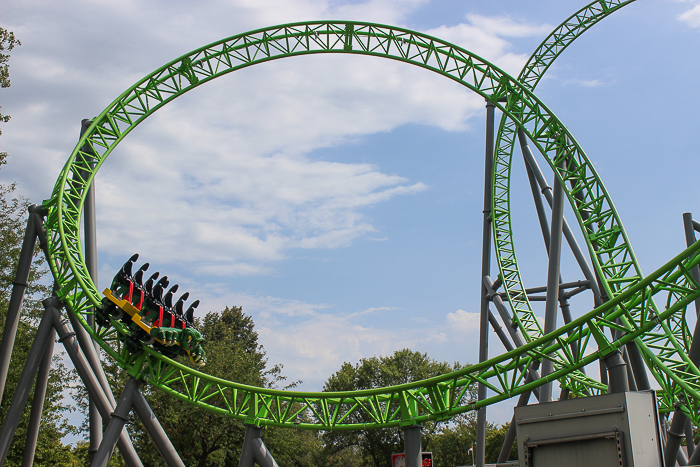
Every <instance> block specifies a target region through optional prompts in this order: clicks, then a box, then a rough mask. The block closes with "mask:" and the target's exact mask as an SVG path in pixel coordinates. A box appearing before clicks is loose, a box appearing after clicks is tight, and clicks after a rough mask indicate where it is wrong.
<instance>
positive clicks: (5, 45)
mask: <svg viewBox="0 0 700 467" xmlns="http://www.w3.org/2000/svg"><path fill="white" fill-rule="evenodd" d="M18 45H22V43H21V42H20V41H19V40H17V38H16V37H15V34H14V33H13V32H12V31H8V30H7V29H3V28H0V88H9V87H10V64H9V60H10V54H8V53H7V52H9V51H10V50H12V49H14V48H15V47H16V46H18ZM0 110H2V107H0ZM9 121H10V116H9V115H3V114H2V113H1V112H0V122H9ZM0 135H2V130H0ZM5 158H7V153H6V152H0V163H2V162H4V161H5Z"/></svg>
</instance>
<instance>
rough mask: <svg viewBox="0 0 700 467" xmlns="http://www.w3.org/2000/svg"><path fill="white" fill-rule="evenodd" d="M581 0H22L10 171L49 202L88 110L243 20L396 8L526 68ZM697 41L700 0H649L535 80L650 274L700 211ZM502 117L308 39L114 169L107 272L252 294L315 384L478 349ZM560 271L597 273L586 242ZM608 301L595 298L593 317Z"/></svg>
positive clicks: (159, 121)
mask: <svg viewBox="0 0 700 467" xmlns="http://www.w3.org/2000/svg"><path fill="white" fill-rule="evenodd" d="M195 5H196V6H195ZM583 5H584V3H583V2H579V1H561V0H557V1H554V0H552V1H538V2H522V1H505V0H504V1H492V2H479V1H459V2H457V1H432V2H430V1H420V0H412V1H402V2H390V1H380V0H370V1H367V2H342V1H327V0H299V1H272V0H270V1H256V2H249V1H219V2H214V1H206V2H197V3H196V4H195V3H194V2H185V1H172V2H167V3H166V2H156V1H141V2H136V1H116V0H114V1H108V0H105V1H100V2H89V1H64V2H60V3H59V2H51V1H43V2H42V1H26V0H25V1H17V0H5V1H3V2H2V4H0V24H1V25H2V26H3V27H5V28H7V29H10V30H13V31H14V32H15V33H16V34H17V35H18V37H19V38H20V39H21V40H22V42H23V45H22V46H21V47H19V48H18V49H16V50H15V51H13V53H12V59H11V62H10V64H11V68H10V71H11V78H12V87H11V88H9V89H3V90H1V91H0V93H1V94H0V105H2V108H3V113H7V114H10V115H12V120H11V121H10V122H9V123H7V124H3V127H2V130H3V135H2V140H1V143H2V149H3V150H4V151H7V152H9V153H10V160H9V164H8V165H7V166H5V167H3V169H2V172H0V181H1V182H3V183H7V182H10V181H17V184H18V190H19V192H20V193H22V194H23V195H25V196H27V197H28V198H29V199H30V200H31V201H33V202H37V203H39V202H41V200H43V199H45V198H47V197H48V196H49V195H50V193H51V189H52V187H53V185H54V183H55V181H56V178H57V177H58V173H59V171H60V169H61V167H62V166H63V164H64V163H65V160H66V159H67V157H68V155H69V154H70V152H71V150H72V149H73V147H74V145H75V143H76V141H77V137H78V133H79V128H80V120H81V119H83V118H89V117H92V116H95V115H97V114H99V113H100V112H101V111H102V110H103V109H104V108H105V107H106V106H107V105H108V104H109V103H110V102H111V101H112V100H113V99H114V98H115V97H116V96H118V95H119V94H121V92H123V91H124V90H125V89H127V88H128V87H129V86H130V85H132V84H133V83H135V82H136V81H138V80H139V79H141V78H142V77H143V76H145V75H146V74H148V73H150V72H151V71H153V70H154V69H156V68H158V67H159V66H161V65H162V64H164V63H166V62H168V61H170V60H172V59H174V58H175V57H178V56H180V55H182V54H184V53H186V52H189V51H190V50H192V49H195V48H197V47H199V46H201V45H204V44H208V43H210V42H214V41H216V40H218V39H221V38H224V37H228V36H230V35H234V34H238V33H242V32H245V31H249V30H252V29H256V28H260V27H265V26H271V25H275V24H281V23H288V22H293V21H304V20H316V19H353V20H362V21H369V22H378V23H385V24H392V25H398V26H403V27H407V28H411V29H416V30H419V31H423V32H427V33H429V34H432V35H435V36H437V37H440V38H443V39H445V40H448V41H451V42H454V43H456V44H458V45H460V46H462V47H465V48H467V49H468V50H471V51H473V52H475V53H477V54H479V55H481V56H483V57H484V58H486V59H488V60H490V61H492V62H493V63H495V64H497V65H499V66H501V67H502V68H504V69H506V70H507V71H509V72H510V73H512V74H515V75H517V73H518V72H519V70H520V68H521V67H522V65H523V64H524V63H525V61H526V59H527V57H528V56H529V55H530V53H531V52H532V51H533V50H534V49H535V48H536V47H537V45H538V44H539V43H540V41H541V40H542V39H543V38H544V37H545V36H546V35H547V34H548V33H549V32H550V31H551V30H552V29H553V28H554V27H555V26H556V25H557V24H559V23H560V22H561V21H563V20H564V19H565V18H566V17H568V16H569V15H570V14H571V13H573V12H574V11H576V10H577V9H578V8H580V7H582V6H583ZM699 45H700V2H697V1H672V0H659V1H644V0H639V1H638V2H635V3H633V4H632V5H630V6H628V7H626V8H624V9H623V10H622V11H620V12H617V13H615V14H614V15H613V16H611V17H610V18H608V19H606V20H604V21H603V22H601V23H600V24H598V25H596V26H595V27H594V28H593V29H592V30H591V31H589V32H587V33H586V34H585V35H584V36H583V37H581V38H580V39H578V40H577V42H576V43H575V44H574V45H572V46H571V47H570V48H569V49H567V50H566V51H565V53H564V54H563V56H562V57H561V58H560V59H559V60H558V61H557V63H556V65H555V66H554V67H553V68H552V69H550V70H549V71H548V73H547V75H546V78H545V79H544V80H543V81H542V82H541V83H540V85H539V87H538V89H537V92H536V93H537V94H538V96H540V97H541V98H542V99H543V100H544V102H545V103H546V104H547V105H548V106H549V107H550V108H551V109H553V111H554V112H555V113H556V114H557V115H558V116H559V117H560V118H561V119H562V121H563V122H564V123H565V124H566V125H567V126H568V127H569V128H570V129H571V131H572V132H573V134H574V135H575V137H576V138H577V140H578V141H579V142H580V143H581V144H582V146H583V148H584V149H585V150H586V152H587V153H588V154H589V156H590V158H591V159H592V160H593V162H594V165H595V167H596V168H597V169H598V171H599V173H600V175H601V177H602V179H603V181H604V182H605V184H606V186H607V188H608V190H609V192H610V193H611V195H612V199H613V200H614V202H615V205H616V206H617V208H618V211H619V212H620V215H621V218H622V221H623V223H624V225H625V227H626V229H627V231H628V234H629V236H630V238H631V241H632V245H633V246H634V249H635V252H636V253H637V255H638V256H639V259H640V261H641V264H642V268H643V269H644V270H645V271H647V272H651V271H653V270H654V269H655V268H657V267H659V266H660V265H662V264H663V263H665V262H666V261H667V260H669V259H670V258H671V257H672V256H674V255H675V254H677V253H678V252H679V251H681V250H682V248H683V246H684V239H683V233H682V221H681V215H682V213H683V212H686V211H691V212H700V208H699V207H698V194H699V193H698V191H699V188H698V183H697V181H696V176H695V175H696V174H697V172H698V168H700V163H699V162H698V157H697V140H698V131H697V125H698V123H697V115H696V109H697V108H698V104H699V103H700V102H699V97H700V91H698V86H697V83H696V77H697V76H698V74H699V73H698V69H699V67H700V60H698V59H697V57H696V56H695V55H696V54H695V53H694V52H695V51H696V50H698V46H699ZM484 118H485V111H484V103H483V100H481V99H480V98H478V97H477V96H476V95H474V94H472V93H470V92H469V91H468V90H466V89H462V88H461V87H460V86H459V85H457V84H455V83H454V82H452V81H450V80H447V79H445V78H442V77H440V76H437V75H435V74H431V73H430V72H427V71H425V70H422V69H417V68H415V67H410V66H408V65H405V64H401V63H395V62H392V61H388V60H380V59H373V58H368V57H354V56H352V57H351V56H317V57H302V58H294V59H287V60H279V61H274V62H271V63H267V64H264V65H260V66H256V67H252V68H249V69H245V70H242V71H239V72H236V73H233V74H231V75H228V76H226V77H223V78H220V79H218V80H216V81H214V82H212V83H209V84H207V85H205V86H202V87H200V88H198V89H196V90H194V91H192V92H190V93H189V94H188V95H185V96H183V97H181V98H179V99H177V100H176V101H175V102H173V103H172V104H169V105H168V106H166V107H165V108H164V109H162V110H161V111H159V112H157V113H156V114H155V115H154V116H153V117H151V118H149V119H148V120H147V121H146V122H145V123H144V124H142V125H141V126H140V127H139V128H137V129H136V130H135V131H134V132H132V133H131V134H130V135H129V136H128V137H127V138H126V139H125V141H124V142H123V143H122V144H121V145H120V146H119V147H118V148H117V149H116V150H115V152H114V153H113V154H112V156H110V159H109V160H108V161H107V162H106V163H105V165H104V166H103V168H102V169H101V170H100V173H99V174H98V178H97V199H98V210H97V214H98V241H99V265H100V276H99V285H100V286H101V287H103V286H105V285H107V283H108V282H109V281H110V280H111V277H112V275H113V274H114V272H115V270H116V269H117V268H118V267H119V266H120V265H121V263H122V262H123V261H124V260H126V258H128V257H129V256H130V255H131V254H132V253H133V252H139V253H140V254H141V255H142V259H143V260H146V261H149V262H150V263H151V264H152V266H153V267H155V268H156V269H158V270H160V271H161V272H162V273H165V274H167V275H168V276H169V277H171V278H172V279H173V280H174V281H175V282H177V283H179V284H180V285H181V290H183V289H184V290H189V291H190V293H191V296H192V297H193V298H196V299H200V300H201V301H202V304H201V306H200V308H199V315H200V316H201V315H202V314H203V313H206V312H207V311H217V310H221V309H222V308H223V307H225V306H232V305H241V306H243V309H244V311H245V312H246V313H249V314H251V315H252V316H253V318H254V320H255V323H256V328H257V330H258V333H259V335H260V340H261V343H262V344H263V345H264V347H265V349H266V351H267V354H268V357H269V361H270V363H282V364H284V366H285V371H284V373H285V375H287V376H288V377H289V379H290V380H297V379H301V380H303V384H302V385H301V388H302V389H306V390H318V389H320V388H321V387H322V385H323V382H324V381H325V379H326V378H327V377H328V376H329V375H330V374H331V373H333V372H334V371H336V370H337V369H338V368H339V367H340V365H341V364H342V362H344V361H349V362H352V363H355V362H357V361H358V360H359V359H360V358H362V357H370V356H372V355H386V354H390V353H392V352H393V351H394V350H397V349H400V348H404V347H409V348H412V349H415V350H419V351H421V352H427V353H428V354H429V355H430V356H431V357H433V358H436V359H439V360H447V361H450V362H452V361H460V362H462V363H466V362H475V361H476V360H477V357H476V356H477V336H478V303H479V302H478V290H479V282H478V281H479V274H480V258H481V251H480V248H481V210H482V194H483V187H482V183H483V154H484ZM541 163H542V164H544V163H543V162H541ZM543 166H544V165H543ZM515 172H516V174H515V181H514V191H515V193H516V196H515V199H514V201H513V208H514V210H515V211H516V214H515V215H514V217H515V222H516V225H515V240H516V246H517V247H518V257H519V259H520V260H521V262H522V268H523V270H524V272H525V273H526V285H527V286H538V285H544V283H545V279H546V276H545V275H546V263H547V261H546V255H545V254H544V248H543V243H542V240H541V237H540V235H539V233H538V230H539V227H538V226H537V224H536V223H535V222H536V218H535V215H534V209H533V208H532V203H531V198H530V194H529V193H530V192H529V188H528V187H527V182H526V179H525V177H524V170H523V167H522V162H521V161H519V160H517V159H516V170H515ZM546 172H547V176H548V177H549V179H550V180H551V172H549V171H546ZM698 217H700V215H699V216H698ZM569 218H570V219H573V217H572V216H571V215H569ZM563 274H564V279H565V280H567V281H568V280H576V279H579V278H581V277H580V274H579V273H577V272H576V270H575V267H574V266H573V265H572V260H571V255H570V254H568V253H566V254H564V265H563ZM494 275H495V271H494ZM591 302H592V299H591V298H590V297H588V296H582V297H581V298H580V300H577V301H576V302H574V305H575V306H574V309H573V312H574V314H582V313H584V312H586V311H589V309H590V304H591ZM500 349H501V348H500V345H498V344H496V343H494V344H493V345H492V346H491V354H492V355H495V354H497V353H499V352H500V351H501V350H500ZM510 413H511V412H510V408H508V407H505V406H504V407H503V408H497V409H495V410H493V411H491V412H490V414H492V415H490V418H493V419H495V420H496V421H505V420H506V419H509V418H510Z"/></svg>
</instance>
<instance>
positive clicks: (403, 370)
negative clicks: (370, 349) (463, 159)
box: [323, 349, 473, 467]
mask: <svg viewBox="0 0 700 467" xmlns="http://www.w3.org/2000/svg"><path fill="white" fill-rule="evenodd" d="M459 368H461V366H460V364H459V363H455V364H454V365H450V364H448V363H446V362H442V363H441V362H437V361H435V360H433V359H431V358H429V357H428V356H427V354H424V353H423V354H422V353H420V352H414V351H412V350H409V349H403V350H398V351H396V352H394V354H393V355H391V356H388V357H371V358H363V359H361V360H360V362H359V363H357V365H355V366H353V365H351V364H349V363H344V364H343V365H342V367H341V368H340V370H338V371H337V372H336V373H335V374H333V375H332V376H331V377H330V378H329V379H328V381H327V382H326V384H325V385H324V388H323V389H324V391H351V390H358V389H370V388H376V387H384V386H394V385H397V384H403V383H408V382H411V381H418V380H422V379H426V378H430V377H433V376H437V375H441V374H444V373H448V372H450V371H454V370H456V369H459ZM469 397H473V394H472V395H470V396H469ZM353 416H354V417H355V419H353V421H354V422H361V421H362V420H361V419H360V417H362V415H360V414H353ZM367 421H369V420H367ZM439 426H440V423H435V422H430V423H427V424H426V425H425V426H424V440H426V441H428V440H430V439H431V438H432V437H434V436H435V435H436V433H437V432H436V430H437V429H438V427H439ZM426 441H424V443H426ZM323 442H324V450H323V455H324V461H325V462H326V465H338V466H340V465H348V464H347V457H349V456H350V455H351V454H353V455H354V456H355V457H356V456H359V463H358V464H356V465H367V466H370V465H371V466H376V467H384V466H387V467H388V466H390V464H391V454H393V453H397V452H403V450H404V444H403V432H402V431H401V430H399V429H382V430H360V431H351V432H327V433H325V434H324V435H323ZM426 444H427V443H426ZM349 453H350V454H349Z"/></svg>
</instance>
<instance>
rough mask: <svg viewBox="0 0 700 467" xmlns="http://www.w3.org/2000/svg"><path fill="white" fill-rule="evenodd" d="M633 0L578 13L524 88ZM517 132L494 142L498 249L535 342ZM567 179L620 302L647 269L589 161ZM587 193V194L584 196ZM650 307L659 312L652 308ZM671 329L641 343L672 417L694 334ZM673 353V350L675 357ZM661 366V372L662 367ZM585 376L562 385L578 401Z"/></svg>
mask: <svg viewBox="0 0 700 467" xmlns="http://www.w3.org/2000/svg"><path fill="white" fill-rule="evenodd" d="M633 1H634V0H630V1H607V2H606V1H602V0H601V1H596V2H592V3H590V4H589V5H587V6H586V7H584V8H582V9H581V10H579V11H578V12H576V13H575V14H574V15H572V16H571V17H569V18H568V19H567V20H566V21H564V22H563V23H562V24H561V25H560V26H559V27H557V29H555V31H554V32H552V33H551V34H550V35H549V36H548V37H547V38H546V39H545V40H544V41H543V42H542V44H541V45H540V46H539V47H538V49H537V50H536V51H535V53H534V54H533V55H532V56H531V57H530V59H529V60H528V62H527V64H526V65H525V67H524V68H523V70H522V72H521V73H520V75H519V77H518V80H519V81H520V82H521V83H522V84H523V86H525V87H527V88H528V89H530V90H534V88H535V86H536V85H537V84H538V83H539V81H540V79H541V77H542V74H543V73H544V72H545V71H546V70H547V69H548V68H549V66H551V64H552V62H553V61H554V60H555V59H556V58H557V57H558V56H559V54H561V52H562V51H563V50H564V49H565V48H566V47H567V46H568V45H569V44H570V43H571V42H573V41H574V40H575V39H576V38H577V37H579V36H580V35H581V34H583V33H584V32H585V31H586V30H588V28H590V27H591V26H593V25H594V24H596V23H597V22H598V21H600V20H601V19H603V18H605V17H606V16H607V15H609V14H610V13H612V12H614V11H616V10H618V9H620V8H622V7H624V6H626V5H628V4H630V3H632V2H633ZM509 105H511V110H512V111H513V112H514V113H517V112H519V107H520V105H521V104H520V103H519V102H517V101H513V102H512V103H509ZM518 126H519V124H518V123H517V122H514V121H513V120H511V119H509V118H508V116H507V115H503V117H502V118H501V122H500V126H499V131H498V136H497V138H496V150H495V154H494V178H493V180H494V182H493V186H492V188H493V196H492V199H493V204H492V212H493V213H494V215H493V221H494V222H493V225H494V229H493V232H494V245H495V249H496V258H497V259H498V262H499V271H500V274H501V278H502V280H503V287H504V289H505V291H506V295H507V297H508V300H509V304H510V308H511V310H512V312H513V313H512V314H513V319H514V322H515V323H516V324H517V326H518V328H519V329H520V330H521V332H522V333H523V335H524V336H525V337H526V339H537V338H538V337H540V336H542V329H541V327H540V325H539V322H538V321H537V318H536V315H535V313H534V312H533V310H532V307H531V304H530V302H529V301H528V299H527V296H526V294H525V292H524V291H525V287H524V285H523V281H522V278H521V276H520V271H519V269H518V266H517V259H516V254H515V244H514V240H513V238H514V235H513V228H512V225H511V211H510V177H511V164H512V156H513V150H514V146H515V138H516V133H517V129H518ZM581 162H582V164H581ZM550 165H551V163H550ZM566 172H568V173H569V174H571V173H574V172H579V173H578V174H577V175H573V176H571V175H568V180H567V181H568V182H569V186H568V189H567V191H568V193H567V194H568V196H569V199H570V201H571V203H572V205H573V207H574V210H575V211H576V213H577V217H578V220H579V224H580V225H581V227H582V230H583V232H584V235H585V240H586V244H587V246H588V249H589V252H590V253H591V258H592V259H593V265H594V268H595V270H596V271H597V276H598V277H599V278H600V279H601V283H602V284H603V287H604V293H605V295H606V296H607V297H614V296H616V295H617V294H620V293H622V292H623V291H624V290H625V289H626V288H627V287H629V286H630V285H631V284H633V283H634V282H635V281H636V280H638V278H639V277H642V276H643V275H642V272H641V268H640V267H639V264H638V262H637V260H636V258H635V255H634V252H633V250H632V247H631V245H630V243H629V241H628V239H627V235H626V233H625V231H624V227H623V225H622V222H621V221H620V219H619V216H618V214H617V212H616V211H615V209H614V206H613V204H612V201H611V200H610V198H609V196H608V195H607V193H606V191H605V188H604V186H603V184H602V182H601V180H600V178H599V177H598V175H597V174H596V173H595V172H594V170H593V166H592V165H591V164H590V161H588V160H585V161H576V162H574V163H573V164H570V165H569V167H567V170H566ZM557 178H559V179H560V180H561V179H564V178H565V177H564V174H562V173H557ZM582 191H585V192H586V193H587V194H588V195H587V196H582ZM649 306H651V307H652V309H654V310H656V311H658V310H657V309H656V305H655V303H654V302H651V303H650V305H649ZM665 328H666V329H665V334H664V335H663V336H662V335H658V334H649V335H646V336H641V337H640V338H639V339H638V340H637V341H636V344H637V346H638V347H639V348H640V350H641V351H642V357H643V358H644V360H645V362H646V364H647V367H648V368H649V369H650V371H651V373H652V374H653V376H654V378H655V379H656V381H657V382H658V383H659V385H660V386H661V388H662V391H660V392H659V395H660V398H659V400H660V403H661V404H660V406H661V410H662V411H664V412H669V411H672V410H673V407H674V404H677V403H681V404H684V403H685V402H683V401H680V400H679V399H678V398H677V396H676V394H675V393H674V383H673V382H672V381H671V380H669V379H668V376H667V372H666V371H665V368H675V367H678V365H679V364H680V363H679V361H678V359H677V358H676V356H677V355H684V354H685V353H687V350H688V349H689V348H690V337H691V335H692V332H690V330H689V329H688V327H687V322H686V321H685V319H673V320H671V321H670V322H669V323H667V324H666V325H665ZM669 349H673V350H670V353H669ZM656 360H658V361H660V362H662V363H663V365H661V366H659V365H657V364H656ZM575 376H578V377H575ZM580 376H583V375H576V374H575V373H574V374H572V375H570V376H569V377H567V378H564V379H563V380H562V381H561V384H562V386H565V387H568V388H569V389H570V390H571V392H573V393H575V394H579V395H584V394H586V393H588V392H590V390H588V388H587V386H589V385H590V383H589V382H588V381H586V380H585V379H583V378H581V377H580ZM684 407H686V406H684ZM686 408H688V407H686ZM688 410H690V409H689V408H688ZM695 419H697V416H696V417H695Z"/></svg>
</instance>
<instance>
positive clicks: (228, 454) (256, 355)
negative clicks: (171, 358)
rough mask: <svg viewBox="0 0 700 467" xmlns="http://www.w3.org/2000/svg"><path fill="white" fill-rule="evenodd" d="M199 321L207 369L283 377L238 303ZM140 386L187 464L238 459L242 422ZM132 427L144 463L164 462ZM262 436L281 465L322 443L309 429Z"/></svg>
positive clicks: (236, 375)
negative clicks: (266, 353)
mask: <svg viewBox="0 0 700 467" xmlns="http://www.w3.org/2000/svg"><path fill="white" fill-rule="evenodd" d="M198 327H199V329H200V331H201V332H202V335H203V336H204V338H205V342H204V345H205V350H206V352H207V366H206V371H207V373H208V374H210V375H213V376H216V377H219V378H224V379H227V380H231V381H236V382H239V383H243V384H247V385H251V386H258V387H271V386H275V385H276V384H277V383H279V382H281V381H283V379H284V378H282V377H281V376H280V373H281V367H280V366H278V365H275V366H273V367H272V368H267V359H266V358H265V352H264V350H263V347H262V346H261V345H260V344H259V343H258V334H257V332H255V323H254V322H253V319H252V318H251V317H250V316H248V315H246V314H244V313H243V310H242V309H241V307H230V308H229V307H227V308H226V309H225V310H224V311H222V312H221V313H214V312H212V313H208V314H207V315H206V316H205V317H204V320H203V321H202V322H199V323H198ZM121 387H123V383H122V385H121ZM115 391H116V393H118V392H119V391H120V389H117V388H115ZM144 392H145V395H146V398H147V400H148V402H149V404H150V405H151V407H152V409H153V411H154V413H155V414H156V416H157V417H158V420H159V421H160V423H161V424H162V425H163V429H164V430H165V431H166V433H167V434H168V436H169V437H170V440H171V441H172V443H173V445H174V446H175V449H176V450H177V452H178V453H179V454H180V456H181V458H182V460H183V462H184V463H185V465H191V466H200V467H204V466H219V465H237V464H238V460H239V458H240V454H241V448H242V446H243V439H244V436H245V426H244V425H243V422H241V421H239V420H237V419H234V418H230V417H226V416H223V415H218V414H215V413H212V412H208V411H205V410H202V409H198V408H195V407H193V406H191V405H189V404H187V403H186V402H182V401H180V400H178V399H174V398H172V397H169V396H166V395H164V394H163V393H161V392H159V391H148V388H144ZM134 428H135V431H134V439H135V444H136V447H137V450H138V451H139V456H140V457H141V459H142V460H143V461H144V465H149V466H151V465H152V466H159V465H164V464H163V461H162V459H161V458H160V456H159V455H158V453H157V452H156V451H155V450H154V449H153V448H152V444H151V442H150V440H149V439H148V437H147V435H146V434H145V432H144V431H143V430H142V429H141V428H140V423H139V422H138V421H137V420H136V421H135V422H134ZM263 440H264V442H265V443H266V445H267V446H268V448H269V449H270V452H271V453H272V454H273V456H274V457H275V459H276V460H277V462H278V463H279V464H280V465H291V466H299V467H306V466H309V467H310V466H313V465H315V464H313V462H314V460H313V458H314V452H316V451H317V450H319V449H320V445H319V441H318V438H317V436H316V434H315V433H314V432H308V431H300V430H282V429H266V430H264V431H263Z"/></svg>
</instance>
